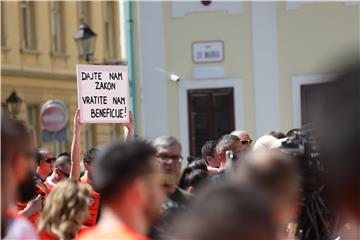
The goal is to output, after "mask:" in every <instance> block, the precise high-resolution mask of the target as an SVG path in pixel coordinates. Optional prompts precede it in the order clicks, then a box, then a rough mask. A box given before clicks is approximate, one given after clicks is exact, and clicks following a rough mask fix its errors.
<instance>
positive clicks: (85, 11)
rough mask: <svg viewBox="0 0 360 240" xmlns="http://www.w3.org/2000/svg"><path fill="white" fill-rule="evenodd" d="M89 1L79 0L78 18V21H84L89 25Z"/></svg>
mask: <svg viewBox="0 0 360 240" xmlns="http://www.w3.org/2000/svg"><path fill="white" fill-rule="evenodd" d="M90 4H91V3H90V2H89V1H80V2H79V18H80V23H86V24H88V25H91V23H90Z"/></svg>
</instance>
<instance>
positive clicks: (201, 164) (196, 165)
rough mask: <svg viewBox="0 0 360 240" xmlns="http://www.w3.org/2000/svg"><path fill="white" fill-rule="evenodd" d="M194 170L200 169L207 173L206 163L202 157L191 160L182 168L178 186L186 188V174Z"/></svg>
mask: <svg viewBox="0 0 360 240" xmlns="http://www.w3.org/2000/svg"><path fill="white" fill-rule="evenodd" d="M196 170H201V171H203V172H205V173H206V174H207V164H206V162H205V160H203V159H197V160H194V161H193V162H191V163H190V164H189V165H188V166H187V167H186V168H184V169H183V170H182V172H181V174H180V178H179V184H178V186H179V188H181V189H184V190H186V188H187V185H188V184H187V178H188V176H189V175H190V174H191V173H192V172H193V171H196Z"/></svg>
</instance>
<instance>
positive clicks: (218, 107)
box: [187, 88, 234, 157]
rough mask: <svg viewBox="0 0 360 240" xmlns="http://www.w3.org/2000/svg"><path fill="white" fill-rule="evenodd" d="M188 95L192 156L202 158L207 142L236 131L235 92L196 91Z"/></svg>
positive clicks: (217, 89)
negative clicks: (203, 146)
mask: <svg viewBox="0 0 360 240" xmlns="http://www.w3.org/2000/svg"><path fill="white" fill-rule="evenodd" d="M187 95H188V111H189V112H188V121H189V138H190V139H189V143H190V146H189V147H190V155H191V156H194V157H200V156H201V147H202V145H203V144H204V143H205V142H206V141H208V140H217V139H218V138H219V137H220V136H222V135H224V134H227V133H230V132H231V131H232V130H234V90H233V88H216V89H195V90H188V94H187Z"/></svg>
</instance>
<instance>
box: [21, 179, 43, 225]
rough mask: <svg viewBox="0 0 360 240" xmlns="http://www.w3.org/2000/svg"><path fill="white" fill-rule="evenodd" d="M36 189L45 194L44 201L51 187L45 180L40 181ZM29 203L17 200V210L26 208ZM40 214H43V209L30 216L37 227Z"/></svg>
mask: <svg viewBox="0 0 360 240" xmlns="http://www.w3.org/2000/svg"><path fill="white" fill-rule="evenodd" d="M36 191H37V192H38V193H39V194H41V195H42V196H43V201H45V198H46V197H47V195H48V194H49V192H50V189H49V188H48V187H47V186H46V185H45V184H44V183H43V182H38V183H37V184H36ZM27 204H28V203H24V202H17V203H16V207H17V210H18V211H21V210H24V209H25V208H26V206H27ZM40 215H41V211H39V212H37V213H35V214H33V215H31V216H30V217H28V219H29V221H30V222H31V223H32V224H33V225H34V227H35V228H36V227H37V222H38V219H39V217H40Z"/></svg>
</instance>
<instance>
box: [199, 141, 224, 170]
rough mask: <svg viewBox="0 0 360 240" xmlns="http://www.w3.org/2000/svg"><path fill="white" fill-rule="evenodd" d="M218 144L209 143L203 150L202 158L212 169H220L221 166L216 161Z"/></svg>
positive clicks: (214, 142)
mask: <svg viewBox="0 0 360 240" xmlns="http://www.w3.org/2000/svg"><path fill="white" fill-rule="evenodd" d="M216 144H217V142H216V141H207V142H206V143H205V144H204V145H203V146H202V148H201V156H202V158H203V159H204V160H205V161H207V163H208V164H209V166H210V167H219V165H220V163H219V162H218V161H216V157H215V154H216V152H215V148H216Z"/></svg>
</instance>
